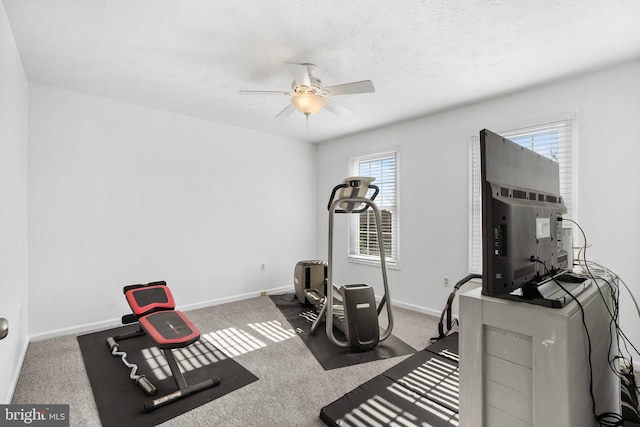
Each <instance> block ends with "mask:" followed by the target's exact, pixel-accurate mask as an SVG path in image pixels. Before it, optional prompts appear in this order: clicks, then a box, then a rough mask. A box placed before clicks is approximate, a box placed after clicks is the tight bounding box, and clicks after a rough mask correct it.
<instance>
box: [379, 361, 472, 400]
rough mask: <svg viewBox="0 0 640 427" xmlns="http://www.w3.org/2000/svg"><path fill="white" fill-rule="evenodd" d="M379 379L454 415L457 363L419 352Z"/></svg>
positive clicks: (456, 391) (384, 373) (456, 397)
mask: <svg viewBox="0 0 640 427" xmlns="http://www.w3.org/2000/svg"><path fill="white" fill-rule="evenodd" d="M382 375H383V376H384V377H386V378H388V379H389V380H390V381H393V382H394V383H395V384H397V385H398V386H401V387H404V388H406V389H408V390H410V391H411V392H412V393H415V394H418V395H420V396H422V397H424V398H425V399H428V400H430V401H432V402H433V403H436V404H438V405H439V406H442V407H445V408H447V409H448V410H450V411H452V412H456V413H457V412H458V411H459V408H458V401H459V388H460V376H459V371H458V362H457V361H453V360H451V359H449V358H446V357H442V356H440V355H437V354H434V353H431V352H429V351H419V352H418V353H416V354H414V355H413V356H411V357H410V358H408V359H405V360H403V361H402V362H401V363H399V364H397V365H396V366H394V367H392V368H390V369H388V370H386V371H385V372H383V373H382Z"/></svg>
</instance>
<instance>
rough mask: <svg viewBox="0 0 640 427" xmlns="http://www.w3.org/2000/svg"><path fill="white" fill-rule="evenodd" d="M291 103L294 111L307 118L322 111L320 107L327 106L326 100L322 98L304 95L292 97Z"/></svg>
mask: <svg viewBox="0 0 640 427" xmlns="http://www.w3.org/2000/svg"><path fill="white" fill-rule="evenodd" d="M291 103H292V104H293V106H294V107H296V110H298V111H300V112H301V113H302V114H305V115H307V116H308V115H310V114H316V113H317V112H318V111H320V110H322V107H324V106H325V105H326V104H327V99H326V98H325V97H324V96H320V95H315V94H311V93H304V94H296V95H293V96H292V97H291Z"/></svg>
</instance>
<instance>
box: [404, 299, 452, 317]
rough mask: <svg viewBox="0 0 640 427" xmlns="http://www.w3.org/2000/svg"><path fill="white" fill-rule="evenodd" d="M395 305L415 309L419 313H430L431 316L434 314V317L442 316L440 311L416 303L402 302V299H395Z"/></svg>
mask: <svg viewBox="0 0 640 427" xmlns="http://www.w3.org/2000/svg"><path fill="white" fill-rule="evenodd" d="M393 305H394V306H396V307H400V308H406V309H407V310H411V311H415V312H418V313H424V314H428V315H429V316H433V317H440V314H441V313H440V311H436V310H433V309H430V308H426V307H422V306H419V305H415V304H409V303H406V302H402V301H395V300H394V301H393Z"/></svg>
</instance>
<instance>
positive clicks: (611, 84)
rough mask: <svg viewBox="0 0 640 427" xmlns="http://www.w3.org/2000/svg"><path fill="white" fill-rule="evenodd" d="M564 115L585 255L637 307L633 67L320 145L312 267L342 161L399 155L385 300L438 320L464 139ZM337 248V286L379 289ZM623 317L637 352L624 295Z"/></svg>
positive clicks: (461, 204) (638, 207) (462, 178)
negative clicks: (572, 123) (395, 227)
mask: <svg viewBox="0 0 640 427" xmlns="http://www.w3.org/2000/svg"><path fill="white" fill-rule="evenodd" d="M571 111H573V112H575V113H576V114H577V129H578V146H577V150H576V152H577V156H578V158H577V180H578V192H577V196H576V199H577V208H578V215H579V216H578V218H577V220H578V221H579V222H580V224H581V225H582V227H583V228H584V229H585V231H586V233H587V238H588V240H589V244H591V245H592V247H591V248H589V250H588V252H587V255H588V257H589V258H590V259H592V260H595V261H599V262H600V263H602V264H604V265H606V266H608V267H610V268H611V269H613V270H615V271H616V272H617V273H618V274H619V275H621V276H622V277H623V278H625V279H626V282H627V283H628V284H629V286H630V287H632V289H633V291H634V294H635V295H636V296H637V297H638V298H639V299H640V270H639V269H638V268H636V265H635V263H636V260H635V258H636V255H635V253H636V251H635V249H636V245H637V242H638V241H639V240H640V225H639V222H638V221H639V219H640V192H639V191H638V190H637V186H638V183H639V182H640V168H639V167H638V163H639V162H640V139H639V138H638V135H640V119H639V118H640V61H635V62H631V63H628V64H625V65H621V66H616V67H612V68H609V69H606V70H603V71H599V72H594V73H591V74H589V75H584V76H580V77H576V78H573V79H569V80H565V81H561V82H556V83H553V84H548V85H545V86H543V87H538V88H535V89H530V90H526V91H522V92H519V93H515V94H511V95H508V96H502V97H499V98H496V99H492V100H489V101H485V102H480V103H477V104H474V105H470V106H466V107H462V108H456V109H453V110H450V111H445V112H442V113H439V114H434V115H431V116H428V117H424V118H421V119H417V120H413V121H409V122H406V123H401V124H397V125H394V126H389V127H384V128H381V129H377V130H373V131H369V132H365V133H361V134H357V135H353V136H349V137H345V138H341V139H337V140H334V141H331V142H326V143H323V144H321V145H320V147H319V150H318V199H317V203H318V209H319V211H318V212H319V214H318V253H319V254H321V255H320V257H322V258H326V255H324V254H326V241H327V239H326V233H327V232H326V230H327V219H326V218H327V214H326V203H327V198H328V197H329V194H330V190H331V188H332V187H333V186H334V185H336V184H337V183H339V182H340V181H341V180H342V179H343V178H344V177H345V176H347V173H348V171H347V161H348V158H349V157H351V156H353V155H354V154H358V153H361V152H366V151H375V150H377V149H379V148H383V147H387V146H391V145H398V146H399V148H400V171H401V172H400V173H401V175H400V182H401V184H400V190H401V194H400V197H401V202H400V203H401V206H400V207H401V214H400V216H401V236H400V251H401V252H400V257H401V260H400V263H401V269H400V270H398V271H391V273H390V286H391V296H392V299H393V300H396V301H398V302H401V303H404V304H407V305H416V306H418V307H420V308H421V309H423V310H425V311H427V312H431V313H434V314H435V313H438V314H439V313H440V311H441V310H442V307H443V306H444V304H445V302H446V299H447V296H448V295H449V293H450V292H451V288H444V287H443V286H442V281H443V277H444V276H449V277H450V278H451V281H452V283H455V282H456V281H457V280H458V279H460V278H462V277H464V276H465V275H466V274H467V271H468V270H467V259H468V254H467V246H468V197H469V196H468V179H469V178H468V176H469V174H468V168H469V166H468V144H469V136H470V135H471V134H477V131H479V130H480V129H482V128H488V129H500V128H504V127H505V126H509V125H510V124H514V123H519V122H522V121H526V120H533V119H537V118H543V117H547V116H550V115H553V114H555V113H564V112H571ZM340 236H345V237H344V238H340ZM336 239H337V240H336V243H337V245H336V247H335V248H334V258H335V270H334V277H335V278H336V279H337V280H336V281H337V282H339V283H349V282H351V283H358V282H363V281H364V282H365V283H371V284H374V285H376V284H377V283H379V282H380V279H379V278H378V276H379V270H378V269H376V268H373V267H368V266H362V265H356V264H350V263H348V262H346V229H345V228H344V227H342V228H337V230H336ZM378 290H379V288H378ZM621 310H622V314H621V318H622V327H623V330H624V331H625V333H626V334H627V335H628V336H629V337H631V339H632V341H633V342H634V343H635V344H636V346H638V345H640V328H638V324H639V319H638V314H637V313H636V312H635V308H634V307H633V305H632V304H631V302H630V298H629V296H628V294H626V292H623V293H622V298H621Z"/></svg>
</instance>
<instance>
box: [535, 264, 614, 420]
mask: <svg viewBox="0 0 640 427" xmlns="http://www.w3.org/2000/svg"><path fill="white" fill-rule="evenodd" d="M531 262H538V263H540V264H542V266H543V267H544V270H545V272H546V274H547V275H548V276H549V277H551V279H552V280H553V281H554V283H555V284H556V285H558V286H559V287H560V289H562V290H563V291H564V292H565V293H566V294H568V295H569V296H571V298H572V299H573V300H574V301H575V302H576V304H578V307H580V313H581V315H582V326H583V327H584V333H585V335H586V337H587V361H588V364H589V395H590V397H591V409H592V412H593V416H594V418H595V419H596V420H597V421H598V424H600V425H601V426H604V427H618V426H622V416H621V415H620V414H617V413H615V412H603V413H601V414H598V413H597V412H596V399H595V396H594V395H593V364H592V362H591V353H592V349H591V337H590V335H589V329H588V328H587V322H586V318H585V311H584V307H583V306H582V304H581V303H580V301H578V298H576V297H575V296H574V295H573V294H572V293H571V292H569V291H568V290H567V289H566V288H565V287H564V286H563V285H562V284H561V283H560V282H559V281H558V280H557V279H556V278H555V277H554V276H553V275H552V274H551V272H550V271H549V269H548V268H547V265H546V264H545V263H544V261H541V260H539V259H536V258H534V257H533V256H532V257H531ZM594 280H595V278H594ZM594 285H595V286H596V287H598V285H597V283H594ZM598 289H599V287H598ZM603 298H604V297H603ZM605 305H606V304H605ZM607 359H608V358H607Z"/></svg>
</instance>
